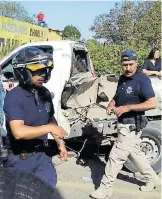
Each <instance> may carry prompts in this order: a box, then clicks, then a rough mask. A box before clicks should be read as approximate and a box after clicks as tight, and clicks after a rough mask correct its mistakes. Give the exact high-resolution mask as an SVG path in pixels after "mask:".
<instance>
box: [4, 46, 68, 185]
mask: <svg viewBox="0 0 162 199" xmlns="http://www.w3.org/2000/svg"><path fill="white" fill-rule="evenodd" d="M12 62H13V70H14V75H15V78H16V79H17V80H18V81H19V85H18V86H17V87H15V88H13V89H12V90H11V91H10V92H8V93H7V95H6V98H5V101H4V111H5V114H6V128H7V142H6V145H7V147H8V149H9V156H8V159H7V161H6V164H5V165H6V167H7V168H14V169H16V170H20V171H22V170H25V171H26V172H29V173H34V174H35V175H36V176H38V177H40V178H41V179H43V180H44V181H45V182H46V183H48V184H49V185H51V186H53V187H54V186H55V185H56V182H57V176H56V170H55V168H54V167H53V165H52V157H50V156H49V155H48V154H47V152H49V151H50V150H51V149H50V148H49V145H48V140H47V134H48V133H50V134H51V135H52V136H53V137H54V139H55V141H56V142H57V144H58V148H59V150H60V156H61V158H62V159H66V158H67V151H66V148H65V146H64V142H63V140H62V138H64V136H65V134H66V133H65V131H64V130H63V129H62V128H61V127H59V126H58V125H57V123H56V120H55V118H54V116H53V115H54V108H53V104H52V98H51V94H50V92H49V91H48V90H47V89H46V88H45V87H43V83H45V82H47V81H48V80H49V78H50V75H51V71H52V69H53V57H52V55H51V54H48V53H44V52H43V51H41V50H39V49H37V48H34V47H27V48H25V49H23V50H21V51H20V52H19V53H18V54H17V55H16V56H15V57H14V58H13V61H12Z"/></svg>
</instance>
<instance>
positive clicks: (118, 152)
mask: <svg viewBox="0 0 162 199" xmlns="http://www.w3.org/2000/svg"><path fill="white" fill-rule="evenodd" d="M121 65H122V69H123V75H121V76H120V78H119V82H118V86H117V90H116V94H115V96H114V98H113V99H112V100H111V102H110V103H109V105H108V107H107V113H110V112H111V111H112V110H113V111H114V113H115V114H116V116H117V117H118V126H117V130H118V138H117V140H116V142H115V143H114V146H113V148H112V150H111V152H110V155H109V160H108V162H107V165H106V168H105V174H104V176H103V178H102V180H101V184H100V187H99V188H98V189H97V190H96V191H94V192H93V193H92V194H91V195H90V196H91V197H93V198H98V199H99V198H105V197H107V196H111V195H112V185H113V182H114V180H115V179H116V177H117V175H118V173H119V172H120V170H121V169H122V167H123V164H124V163H125V162H126V161H127V160H128V159H129V160H130V161H132V163H133V164H134V165H135V166H136V168H137V169H138V170H139V172H140V173H141V174H142V175H143V176H144V177H145V179H146V185H145V186H141V187H140V190H141V191H152V190H153V189H154V188H155V186H156V179H157V175H156V173H155V172H154V170H153V169H152V168H151V166H150V164H149V162H148V161H147V160H146V158H145V155H144V154H143V153H142V152H141V151H140V136H141V132H142V131H141V130H142V128H144V127H146V124H147V119H146V118H145V116H144V111H146V110H149V109H154V108H156V100H155V94H154V91H153V89H152V86H151V82H150V79H149V78H148V77H147V76H146V75H145V74H143V73H142V72H141V71H139V69H137V66H138V63H137V56H136V53H135V52H134V51H132V50H126V51H125V52H123V53H122V54H121Z"/></svg>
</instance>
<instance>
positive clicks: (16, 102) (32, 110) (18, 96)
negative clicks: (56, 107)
mask: <svg viewBox="0 0 162 199" xmlns="http://www.w3.org/2000/svg"><path fill="white" fill-rule="evenodd" d="M46 91H47V90H46ZM52 108H53V107H51V103H50V102H49V101H46V100H44V99H41V97H40V99H39V102H38V103H37V102H36V99H35V95H34V93H33V92H28V91H27V90H24V89H23V88H21V87H20V86H17V87H15V88H14V89H12V90H11V91H10V92H8V93H7V95H6V97H5V100H4V112H5V115H6V128H7V133H8V136H9V137H10V138H13V136H12V132H11V129H10V127H9V122H10V121H12V120H23V121H24V124H25V125H27V126H33V127H35V126H41V125H45V124H48V122H49V119H50V113H51V109H52ZM39 139H43V140H44V139H47V135H43V136H40V137H39Z"/></svg>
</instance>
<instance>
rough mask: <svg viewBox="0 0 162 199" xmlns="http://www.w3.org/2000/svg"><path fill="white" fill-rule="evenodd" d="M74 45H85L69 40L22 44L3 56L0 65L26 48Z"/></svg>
mask: <svg viewBox="0 0 162 199" xmlns="http://www.w3.org/2000/svg"><path fill="white" fill-rule="evenodd" d="M76 43H78V44H79V45H82V46H84V47H85V45H84V43H83V42H80V41H71V40H56V41H39V42H31V43H26V44H23V45H21V46H19V47H17V48H16V49H14V50H13V51H11V52H10V53H9V54H8V55H7V56H5V57H4V58H3V59H2V60H0V65H1V64H2V63H4V62H5V61H6V60H7V59H8V58H9V57H11V56H12V55H13V54H15V53H16V52H17V51H19V50H21V49H22V48H24V47H28V46H41V45H44V46H46V45H47V46H48V45H51V46H53V47H54V48H56V49H57V48H63V47H65V46H66V47H67V46H70V45H71V46H72V47H73V46H74V45H75V44H76ZM85 48H86V47H85ZM86 49H87V48H86Z"/></svg>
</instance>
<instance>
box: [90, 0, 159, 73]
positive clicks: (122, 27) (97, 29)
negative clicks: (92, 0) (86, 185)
mask: <svg viewBox="0 0 162 199" xmlns="http://www.w3.org/2000/svg"><path fill="white" fill-rule="evenodd" d="M91 30H92V31H93V32H94V33H95V36H94V38H95V39H104V40H105V44H100V43H98V42H97V41H95V40H89V41H87V47H88V49H89V51H90V56H91V57H92V61H93V63H94V65H95V69H96V71H97V72H98V73H102V74H112V73H114V74H119V73H120V72H121V66H120V54H121V52H122V51H124V50H126V49H132V50H134V51H136V53H137V56H138V61H139V66H140V67H141V66H142V64H143V62H144V59H146V57H147V56H148V53H149V51H150V50H151V48H152V47H153V46H157V47H160V42H161V2H160V1H145V2H142V1H140V2H133V1H124V2H123V3H116V4H115V5H114V8H113V9H111V10H110V12H109V13H106V14H101V15H99V16H97V17H96V18H95V20H94V24H93V26H91Z"/></svg>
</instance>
